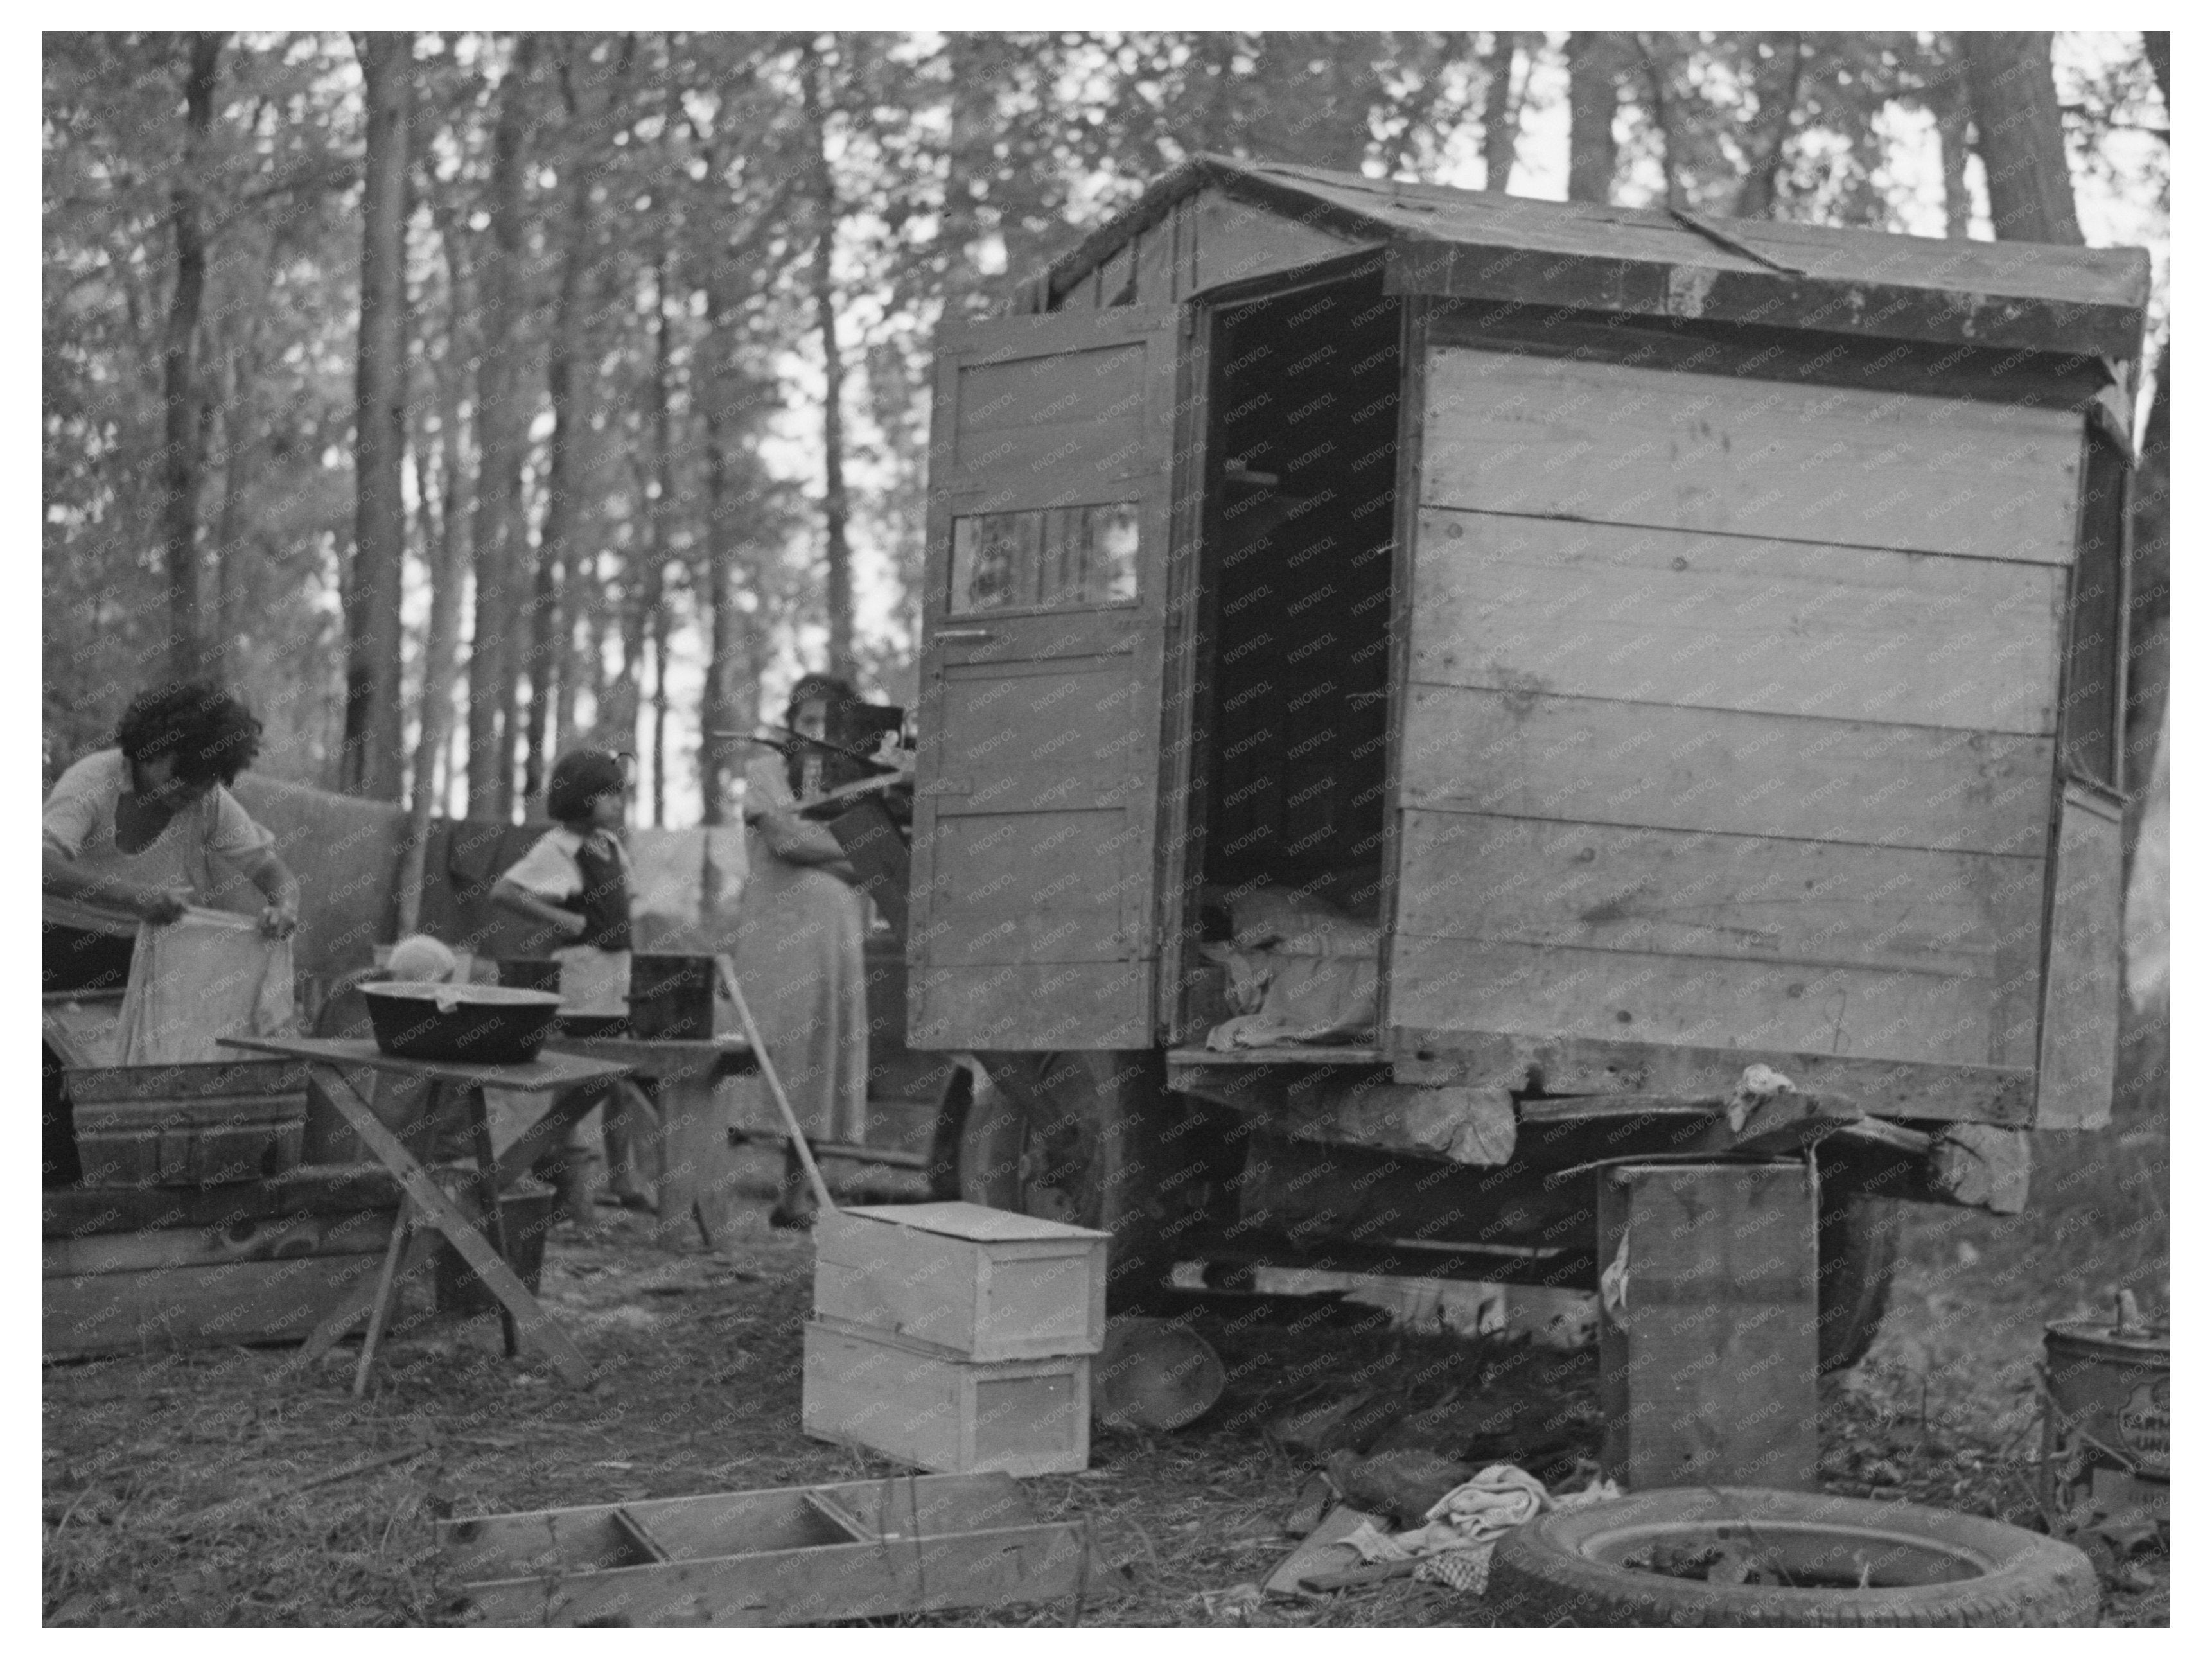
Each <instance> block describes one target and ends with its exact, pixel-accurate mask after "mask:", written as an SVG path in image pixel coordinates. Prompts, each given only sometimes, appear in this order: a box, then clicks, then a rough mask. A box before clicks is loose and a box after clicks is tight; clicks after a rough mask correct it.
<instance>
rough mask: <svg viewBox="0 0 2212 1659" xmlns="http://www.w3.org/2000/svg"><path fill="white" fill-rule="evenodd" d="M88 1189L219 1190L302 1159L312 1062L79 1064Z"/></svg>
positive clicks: (75, 1078) (79, 1117)
mask: <svg viewBox="0 0 2212 1659" xmlns="http://www.w3.org/2000/svg"><path fill="white" fill-rule="evenodd" d="M68 1087H69V1097H70V1112H71V1118H72V1121H73V1122H74V1124H75V1126H76V1145H77V1158H78V1160H79V1162H80V1164H82V1169H83V1176H82V1184H83V1185H85V1186H87V1187H132V1186H148V1187H216V1186H223V1185H227V1184H231V1183H236V1182H248V1181H253V1180H256V1179H258V1178H259V1177H262V1176H273V1175H278V1174H281V1173H283V1171H284V1170H289V1169H292V1168H294V1167H295V1166H296V1165H297V1164H299V1162H300V1150H301V1139H302V1138H303V1137H304V1136H305V1134H306V1133H307V1068H306V1067H305V1066H301V1064H299V1063H298V1062H297V1061H296V1060H218V1061H214V1062H210V1063H201V1064H193V1065H174V1066H86V1067H78V1066H71V1067H70V1069H69V1073H68Z"/></svg>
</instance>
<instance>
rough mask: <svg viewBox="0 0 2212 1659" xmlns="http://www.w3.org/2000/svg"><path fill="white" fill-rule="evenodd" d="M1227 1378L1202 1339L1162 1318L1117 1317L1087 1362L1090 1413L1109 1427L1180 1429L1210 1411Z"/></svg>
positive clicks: (1215, 1357) (1219, 1362) (1219, 1396)
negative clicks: (1094, 1353)
mask: <svg viewBox="0 0 2212 1659" xmlns="http://www.w3.org/2000/svg"><path fill="white" fill-rule="evenodd" d="M1228 1381H1229V1379H1228V1374H1227V1373H1226V1372H1225V1371H1224V1370H1222V1368H1221V1360H1220V1358H1219V1356H1218V1355H1217V1354H1216V1353H1215V1352H1213V1349H1212V1346H1211V1345H1210V1344H1209V1343H1207V1341H1206V1339H1205V1338H1204V1337H1202V1336H1200V1335H1199V1334H1198V1333H1197V1332H1195V1331H1193V1330H1191V1329H1189V1328H1188V1327H1186V1326H1183V1325H1179V1324H1176V1323H1175V1322H1173V1321H1171V1320H1165V1319H1116V1320H1115V1321H1113V1322H1111V1323H1109V1325H1108V1326H1107V1327H1106V1341H1105V1346H1103V1347H1102V1348H1101V1349H1100V1350H1099V1351H1098V1353H1097V1356H1096V1357H1095V1358H1092V1360H1091V1414H1092V1415H1093V1416H1095V1417H1096V1418H1097V1419H1098V1420H1099V1421H1100V1422H1101V1423H1103V1424H1104V1425H1106V1426H1107V1427H1108V1428H1109V1429H1155V1430H1166V1429H1179V1428H1181V1427H1182V1426H1183V1425H1185V1424H1187V1423H1195V1422H1196V1421H1197V1420H1198V1419H1200V1418H1201V1417H1203V1416H1205V1415H1206V1413H1208V1412H1210V1411H1212V1409H1213V1407H1214V1402H1215V1401H1218V1400H1219V1399H1220V1398H1221V1392H1222V1390H1223V1389H1225V1388H1226V1387H1227V1386H1228Z"/></svg>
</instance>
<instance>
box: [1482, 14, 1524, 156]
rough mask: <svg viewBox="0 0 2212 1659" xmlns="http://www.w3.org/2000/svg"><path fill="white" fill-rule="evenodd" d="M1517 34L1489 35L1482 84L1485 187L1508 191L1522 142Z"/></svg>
mask: <svg viewBox="0 0 2212 1659" xmlns="http://www.w3.org/2000/svg"><path fill="white" fill-rule="evenodd" d="M1519 42H1520V37H1519V36H1518V35H1516V34H1510V33H1499V34H1493V35H1492V36H1491V38H1490V52H1489V54H1488V56H1487V58H1486V59H1485V66H1486V70H1487V71H1488V72H1487V75H1486V78H1485V79H1484V81H1483V85H1482V187H1483V188H1484V189H1485V190H1496V191H1508V190H1510V189H1512V187H1513V159H1514V155H1515V153H1516V150H1517V149H1519V146H1520V142H1521V88H1516V86H1515V85H1514V84H1513V58H1514V53H1515V50H1516V47H1517V46H1518V45H1519Z"/></svg>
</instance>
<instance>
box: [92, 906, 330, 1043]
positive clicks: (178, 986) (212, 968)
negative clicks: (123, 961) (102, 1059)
mask: <svg viewBox="0 0 2212 1659" xmlns="http://www.w3.org/2000/svg"><path fill="white" fill-rule="evenodd" d="M292 1024H293V1008H292V942H291V940H289V939H270V938H268V937H267V936H266V935H265V934H264V933H262V931H261V928H260V926H259V925H258V923H257V922H255V921H253V919H252V918H251V917H249V916H241V915H233V914H232V913H231V912H229V911H227V910H207V909H202V908H198V907H197V906H195V907H193V908H190V909H187V910H186V911H185V914H184V915H183V916H182V917H181V918H180V919H179V920H178V921H172V922H166V923H162V924H160V925H158V926H157V925H155V924H153V923H150V922H149V923H143V924H141V925H140V927H139V929H138V944H137V950H136V951H134V952H133V954H132V956H131V981H130V983H129V985H128V986H127V987H125V990H124V994H123V1013H122V1018H121V1023H120V1024H119V1026H118V1030H117V1048H118V1055H117V1061H118V1064H120V1065H124V1066H171V1065H193V1064H202V1063H206V1062H210V1061H216V1060H235V1059H237V1058H238V1056H237V1054H234V1052H232V1051H230V1050H228V1049H225V1048H219V1047H217V1046H216V1040H217V1039H218V1038H221V1037H227V1036H276V1035H278V1034H280V1033H282V1032H283V1031H286V1030H290V1029H291V1027H292Z"/></svg>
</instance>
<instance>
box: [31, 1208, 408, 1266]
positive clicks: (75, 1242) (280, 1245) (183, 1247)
mask: <svg viewBox="0 0 2212 1659" xmlns="http://www.w3.org/2000/svg"><path fill="white" fill-rule="evenodd" d="M397 1216H398V1209H397V1207H396V1206H395V1207H394V1208H392V1209H389V1210H360V1211H355V1212H351V1213H349V1214H343V1215H305V1216H279V1217H270V1218H263V1219H247V1218H240V1219H239V1220H237V1221H234V1222H232V1223H230V1224H228V1225H224V1226H215V1227H162V1228H157V1229H154V1230H152V1231H137V1230H133V1231H122V1232H100V1233H90V1234H86V1235H82V1236H81V1237H75V1238H48V1239H46V1240H45V1241H44V1244H43V1248H42V1249H41V1250H40V1267H41V1271H42V1272H43V1273H44V1274H45V1276H46V1278H48V1279H65V1278H72V1277H76V1276H81V1275H83V1274H87V1273H142V1272H145V1271H147V1270H149V1269H152V1268H161V1267H222V1266H224V1265H226V1264H228V1263H231V1262H239V1261H291V1260H294V1259H296V1258H298V1257H301V1256H323V1255H366V1254H374V1253H375V1252H377V1251H380V1250H381V1249H383V1248H384V1247H385V1244H386V1242H387V1241H389V1240H390V1238H391V1237H392V1222H393V1220H394V1219H395V1218H397Z"/></svg>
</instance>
